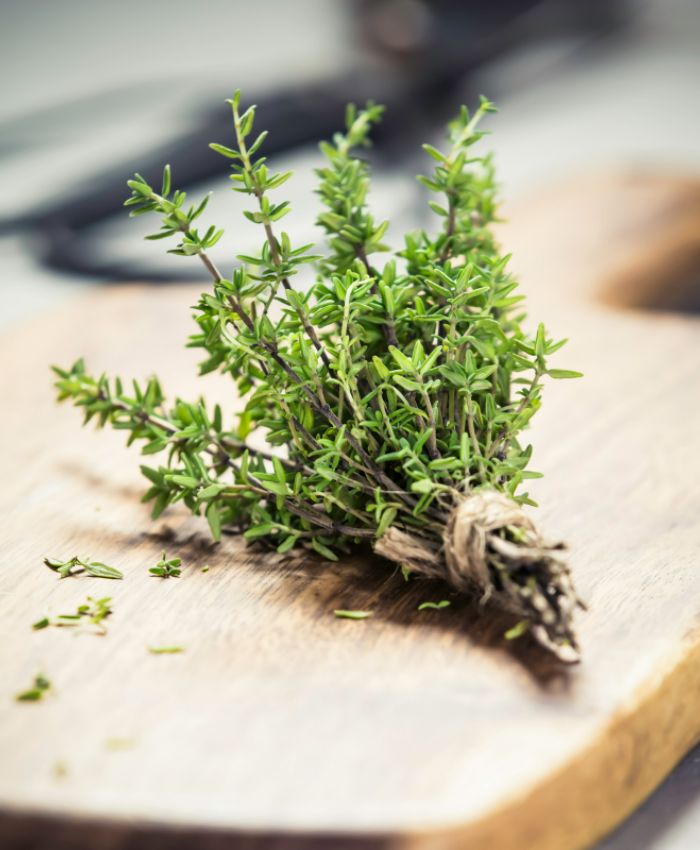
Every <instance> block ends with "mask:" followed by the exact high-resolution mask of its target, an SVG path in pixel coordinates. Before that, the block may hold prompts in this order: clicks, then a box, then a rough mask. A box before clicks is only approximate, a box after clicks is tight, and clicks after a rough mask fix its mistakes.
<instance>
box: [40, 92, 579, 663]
mask: <svg viewBox="0 0 700 850" xmlns="http://www.w3.org/2000/svg"><path fill="white" fill-rule="evenodd" d="M229 103H230V105H231V108H232V113H233V127H234V140H233V142H232V146H231V147H228V146H224V145H222V144H212V145H211V147H212V148H213V149H214V150H215V151H217V152H218V153H220V154H221V155H222V156H224V157H226V158H227V159H228V160H229V162H230V166H231V180H232V181H233V189H234V191H236V192H241V193H244V194H245V195H247V196H249V198H250V200H251V208H250V209H249V210H248V211H246V212H245V216H246V218H248V219H249V220H251V221H253V222H255V223H256V224H258V225H259V226H260V229H261V241H262V245H261V247H260V249H259V251H258V252H257V253H255V254H253V255H240V256H239V257H238V260H239V261H240V264H239V265H237V266H236V267H235V268H234V269H233V271H232V272H231V273H230V274H225V273H224V272H223V271H221V270H219V269H218V268H217V267H216V265H215V264H214V263H213V262H212V260H211V258H210V256H209V254H208V253H207V252H208V250H209V249H210V248H211V247H212V246H213V245H214V244H215V243H216V242H218V241H219V239H220V238H221V236H222V231H221V230H219V229H217V228H216V227H214V226H211V227H208V228H207V229H200V228H199V226H198V222H197V219H199V218H200V216H202V214H203V213H204V211H205V208H206V204H207V200H208V198H204V200H202V201H201V202H199V203H197V204H192V205H188V204H187V199H186V196H185V193H184V192H182V191H179V190H177V189H173V187H172V185H171V172H170V168H169V167H168V166H166V168H165V170H164V174H163V181H162V185H161V187H160V188H159V189H156V188H153V187H152V186H150V185H149V184H148V183H147V182H146V181H145V180H144V179H143V178H142V177H141V176H140V175H138V174H137V175H136V176H135V177H134V179H133V180H130V181H128V185H129V187H130V189H131V196H130V197H129V199H128V200H127V201H126V204H127V205H128V206H129V207H130V208H131V215H144V214H151V213H155V214H157V215H158V216H159V217H160V219H161V227H160V230H159V231H158V232H157V233H154V234H153V235H152V236H149V237H147V238H149V239H167V238H171V237H172V238H174V239H176V240H177V244H176V247H175V248H174V249H172V251H171V253H175V254H179V255H183V256H196V257H198V258H199V260H200V261H201V262H202V263H203V265H204V267H205V268H206V269H207V271H208V272H209V275H210V276H211V279H212V287H211V289H210V290H209V291H207V292H205V293H204V294H203V295H202V296H201V299H200V300H199V303H198V304H197V306H196V315H195V319H196V323H197V326H198V327H197V331H196V333H195V334H194V335H193V336H192V337H191V338H190V340H189V345H190V346H192V347H195V348H200V349H202V351H203V360H202V362H201V367H200V371H201V373H202V374H204V373H207V372H211V371H214V370H219V371H221V372H223V373H227V374H228V375H230V376H231V378H232V379H233V380H234V382H235V383H236V385H237V387H238V392H239V394H240V395H241V396H242V397H243V398H244V399H245V406H244V407H243V410H242V411H241V412H240V414H239V415H238V416H237V417H236V420H235V422H233V423H225V422H224V418H223V414H222V410H221V408H220V407H219V406H216V407H213V408H209V407H207V406H206V405H205V403H204V402H203V401H197V402H187V401H184V400H181V399H175V400H174V402H172V403H167V402H166V399H165V398H164V396H163V392H162V390H161V387H160V384H159V382H158V380H157V379H156V378H150V379H149V380H147V381H146V382H145V383H142V384H139V383H134V385H133V389H132V390H127V389H125V387H124V386H123V385H122V382H121V381H120V380H119V379H118V378H116V379H114V380H110V379H108V378H107V377H106V376H104V375H103V376H101V377H97V378H96V377H92V376H91V375H90V374H88V373H87V372H86V370H85V366H84V364H83V362H82V361H79V362H78V363H76V364H75V365H74V366H73V367H72V368H70V369H56V370H55V371H56V373H57V375H58V380H57V382H56V387H57V390H58V394H59V399H71V400H72V401H73V402H74V403H75V404H77V405H79V406H81V407H82V408H83V409H84V411H85V418H86V421H87V420H90V419H93V418H94V419H96V421H97V422H98V424H99V425H100V426H104V425H106V424H107V423H109V424H110V425H112V426H113V427H114V428H119V429H124V430H125V431H127V432H128V434H129V443H131V442H134V441H135V440H140V441H142V442H143V449H142V451H143V453H144V454H146V455H150V454H158V453H162V454H163V455H164V456H165V460H164V462H163V463H162V465H160V466H156V467H147V466H144V467H142V470H143V473H144V475H145V476H146V477H147V478H148V479H149V482H150V485H151V486H150V488H149V490H148V492H147V493H146V494H145V497H144V499H145V500H153V516H154V517H157V516H158V515H159V514H160V513H161V512H162V511H163V510H164V509H165V508H166V506H168V505H171V504H173V503H176V502H180V501H181V502H184V504H185V505H186V506H187V507H188V508H189V509H190V510H191V511H192V512H193V513H195V514H203V515H205V516H206V519H207V520H208V523H209V526H210V528H211V532H212V535H213V536H214V538H216V539H219V538H220V535H221V533H222V530H224V529H226V530H228V529H232V530H238V531H242V532H243V534H244V536H245V537H246V538H247V539H248V540H258V539H260V540H263V541H266V542H268V543H272V544H273V545H274V546H275V547H276V549H277V551H278V552H282V553H283V552H287V551H289V550H291V549H293V548H295V547H306V548H308V549H313V550H314V551H315V552H318V553H319V554H320V555H322V556H323V557H324V558H328V559H333V560H335V559H337V557H338V555H339V553H343V552H347V551H349V549H350V548H351V547H352V546H353V545H355V544H358V543H361V542H362V541H370V542H371V543H372V545H373V547H374V549H375V551H377V552H378V553H379V554H381V555H383V556H384V557H387V558H389V559H391V560H393V561H395V562H397V563H399V564H401V565H402V566H403V567H404V568H405V570H407V571H411V572H415V573H420V574H423V575H429V576H438V577H442V578H444V579H446V580H447V581H448V582H450V583H451V585H452V586H453V587H455V588H457V589H458V590H471V591H473V590H474V589H476V590H477V592H479V593H481V594H482V595H483V596H485V597H490V598H492V599H493V600H494V601H495V602H497V603H498V604H500V605H501V606H502V607H505V608H507V609H508V610H510V611H512V612H513V613H514V614H516V615H517V616H518V618H520V619H521V620H522V621H524V622H525V623H526V624H528V625H529V626H531V627H532V631H533V634H534V635H535V637H536V638H537V639H539V640H540V641H541V642H542V643H544V644H545V645H547V646H549V647H550V648H552V649H554V650H555V651H556V652H558V653H559V654H561V655H565V654H566V653H567V652H568V653H569V655H571V654H572V653H574V652H575V649H576V641H575V638H574V634H573V630H572V614H573V611H574V609H575V607H576V605H577V604H578V600H577V597H576V595H575V592H574V590H573V587H572V584H571V580H570V576H569V572H568V569H567V567H566V564H565V563H564V561H563V560H562V556H561V551H560V550H561V546H550V545H548V544H546V543H545V542H544V541H543V539H542V537H541V535H540V534H539V532H538V531H537V529H536V527H535V526H534V524H533V522H532V520H531V519H530V518H529V516H528V515H527V514H525V513H524V511H523V509H522V505H523V504H533V503H532V502H531V501H530V499H529V497H528V495H527V493H523V492H520V486H521V484H522V483H523V481H524V480H525V479H527V478H532V477H535V476H536V475H537V473H534V472H531V471H528V469H527V467H528V464H529V462H530V454H531V448H530V446H524V445H522V444H521V442H520V440H519V434H520V432H521V431H522V430H523V429H524V428H525V427H526V426H527V425H528V424H529V422H530V419H531V418H532V416H533V414H534V413H535V412H536V411H537V410H538V408H539V407H540V402H541V385H542V379H543V378H544V377H545V376H549V377H552V378H569V377H576V376H577V375H578V373H575V372H569V371H565V370H560V369H553V368H550V367H549V365H548V360H547V358H548V357H549V355H551V354H553V353H554V352H555V351H557V349H559V348H560V347H561V346H562V345H563V344H564V341H563V340H561V341H555V340H553V339H551V338H550V337H549V335H548V334H547V332H546V331H545V328H544V327H543V326H542V325H540V326H539V327H538V328H537V331H536V333H535V334H534V335H530V334H528V333H527V331H526V330H525V329H524V328H523V326H522V322H523V319H524V313H523V311H522V303H521V302H522V300H523V296H522V295H520V294H518V292H517V283H516V281H515V280H514V279H513V278H512V277H511V275H510V273H509V271H508V268H507V267H508V259H509V258H508V256H507V255H505V254H503V253H502V252H501V250H500V248H499V246H498V245H497V243H496V241H495V239H494V236H493V233H492V230H491V225H492V223H493V222H494V219H495V215H496V190H495V183H494V173H493V167H492V163H491V159H490V157H489V156H479V155H478V154H477V153H475V152H474V147H473V146H474V145H475V143H477V142H478V141H479V139H480V138H481V136H482V135H483V133H481V132H479V130H478V125H479V122H480V121H481V119H482V117H483V116H484V115H485V114H486V113H488V112H491V111H492V110H493V108H494V107H493V105H492V104H491V103H490V102H489V101H487V100H486V99H483V98H482V100H481V103H480V105H479V107H478V109H477V110H476V111H475V112H474V113H473V114H470V112H469V111H468V110H467V109H466V108H462V110H461V112H460V114H459V115H458V116H457V118H456V119H455V120H454V121H453V122H452V123H451V124H450V125H449V143H448V146H447V148H446V149H445V150H444V151H441V150H438V149H437V148H435V147H432V146H430V145H424V149H425V151H426V153H427V154H428V155H429V156H430V157H431V158H432V160H433V161H434V165H433V170H432V173H431V174H430V175H429V176H426V177H419V178H418V179H419V180H420V182H421V183H422V184H423V185H424V186H425V187H426V188H427V189H428V190H429V191H430V192H431V193H433V195H434V197H435V200H431V201H430V207H431V209H432V210H433V212H434V213H435V214H436V217H437V222H438V225H437V226H436V228H435V232H434V233H432V234H431V233H427V232H425V231H421V232H417V233H410V234H408V235H407V236H406V237H405V242H404V245H403V247H402V249H401V250H399V251H397V252H395V253H393V254H391V253H390V256H389V259H388V260H385V259H383V258H382V255H384V254H386V253H387V252H388V251H389V249H388V248H387V246H386V245H385V244H384V242H383V239H384V235H385V232H386V230H387V226H388V222H386V221H379V222H378V221H375V219H374V218H373V216H372V214H371V213H370V211H369V208H368V205H367V194H368V189H369V169H368V165H367V163H366V161H365V160H364V159H363V158H362V157H361V156H360V155H359V153H360V152H361V151H362V149H363V148H364V147H366V146H367V145H368V144H369V134H370V130H371V128H372V125H373V124H375V123H376V122H378V121H379V120H380V119H381V115H382V107H380V106H377V105H374V104H372V103H370V104H368V105H367V107H366V108H365V109H363V110H357V109H356V108H355V107H354V106H350V107H348V109H347V114H346V129H345V132H344V133H337V134H336V135H335V136H334V137H333V139H332V141H331V142H329V143H323V144H322V145H321V151H322V153H323V156H324V158H325V164H324V166H323V167H322V168H320V169H319V170H318V171H317V175H318V178H319V189H318V194H319V196H320V200H321V203H322V207H323V209H322V212H321V213H320V215H319V217H318V224H319V225H320V227H321V228H322V229H323V230H324V231H325V234H326V237H327V251H326V252H325V253H324V254H323V256H320V257H319V256H317V255H315V254H312V253H311V251H312V247H313V246H312V245H294V244H292V242H291V240H290V238H289V236H288V235H287V234H286V233H285V232H284V231H283V230H281V229H280V224H279V222H280V221H281V219H283V218H284V216H285V215H287V214H288V213H289V212H290V207H289V203H288V202H287V201H284V200H281V201H280V200H277V199H276V196H275V191H276V190H278V189H279V188H280V187H281V186H282V185H283V184H284V183H285V182H286V181H287V180H288V179H289V177H290V176H291V175H290V173H289V172H286V173H277V172H275V171H273V170H272V169H271V168H270V167H269V166H268V163H267V160H266V159H265V157H264V156H262V155H261V153H260V151H261V149H262V146H263V143H264V140H265V136H266V133H265V132H262V133H260V134H259V135H256V134H254V133H253V125H254V120H255V107H250V108H248V109H246V110H245V111H242V110H241V108H240V93H238V92H237V93H236V94H235V95H234V97H233V99H232V100H231V101H229ZM311 263H315V264H316V268H317V276H316V280H315V283H313V284H312V285H311V286H310V288H307V289H304V288H303V287H299V286H295V285H294V284H293V281H294V280H295V278H296V276H297V275H298V274H299V272H300V271H301V270H302V269H303V268H304V267H305V266H308V264H311ZM256 430H259V431H262V432H263V433H264V435H265V439H266V441H267V444H268V445H269V446H270V451H260V450H258V449H254V448H252V447H251V446H250V445H249V443H248V438H249V436H250V434H251V433H252V432H253V431H256ZM521 630H525V629H524V628H523V629H521Z"/></svg>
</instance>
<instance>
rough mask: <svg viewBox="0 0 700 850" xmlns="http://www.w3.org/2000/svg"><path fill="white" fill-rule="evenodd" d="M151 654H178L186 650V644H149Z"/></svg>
mask: <svg viewBox="0 0 700 850" xmlns="http://www.w3.org/2000/svg"><path fill="white" fill-rule="evenodd" d="M148 651H149V652H150V653H151V655H177V654H179V653H181V652H184V651H185V648H184V646H149V647H148Z"/></svg>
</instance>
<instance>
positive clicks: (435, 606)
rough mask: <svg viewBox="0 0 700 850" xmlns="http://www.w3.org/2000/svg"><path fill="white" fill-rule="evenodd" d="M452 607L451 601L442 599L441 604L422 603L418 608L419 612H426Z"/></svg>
mask: <svg viewBox="0 0 700 850" xmlns="http://www.w3.org/2000/svg"><path fill="white" fill-rule="evenodd" d="M450 605H451V603H450V601H449V599H441V600H440V601H439V602H421V604H420V605H419V606H418V610H419V611H426V610H428V609H433V610H435V611H439V610H440V609H441V608H449V606H450Z"/></svg>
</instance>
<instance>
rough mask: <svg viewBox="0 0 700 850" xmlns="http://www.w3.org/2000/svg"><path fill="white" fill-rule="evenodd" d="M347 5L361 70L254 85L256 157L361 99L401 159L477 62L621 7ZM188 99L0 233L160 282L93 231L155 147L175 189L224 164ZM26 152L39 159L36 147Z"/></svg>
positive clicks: (134, 96)
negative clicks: (377, 110) (259, 145)
mask: <svg viewBox="0 0 700 850" xmlns="http://www.w3.org/2000/svg"><path fill="white" fill-rule="evenodd" d="M351 10H352V21H353V26H354V29H355V30H356V37H357V40H358V42H359V44H360V45H361V48H362V52H361V54H360V55H361V56H362V59H363V61H362V62H361V63H359V64H361V66H362V69H363V70H357V71H354V72H353V71H351V72H350V73H345V74H343V75H340V76H338V77H336V78H333V77H331V78H329V79H324V80H317V81H311V82H305V83H296V84H295V83H294V82H291V83H285V84H281V85H280V86H279V88H277V89H276V90H275V91H272V92H270V91H261V92H258V93H257V94H258V98H257V103H258V115H259V119H258V120H259V124H260V126H264V127H266V128H268V129H269V130H270V135H269V141H268V142H267V143H266V153H267V154H268V155H270V154H278V153H281V152H289V151H291V150H293V149H295V148H298V147H301V146H303V145H306V144H309V143H312V142H316V141H317V140H318V139H319V138H324V137H328V136H329V135H331V134H332V132H333V131H335V130H336V129H337V128H338V126H339V124H340V122H341V120H342V115H343V110H344V107H345V104H346V103H347V102H348V101H356V102H364V101H365V100H367V99H373V100H376V101H379V102H382V103H385V104H386V105H387V107H388V109H387V115H386V119H385V121H384V122H383V123H382V125H381V126H380V128H379V130H378V132H377V134H376V147H377V155H378V156H380V157H381V156H386V157H391V158H392V160H396V159H401V158H403V157H404V156H406V152H407V151H408V150H412V149H413V147H414V144H415V141H416V138H417V137H420V138H421V140H422V139H423V138H429V137H430V135H431V132H432V127H433V126H434V124H435V122H437V121H441V120H442V119H443V118H444V116H445V114H446V112H447V111H448V110H450V109H452V108H453V106H454V104H455V100H456V98H457V97H458V96H459V98H460V99H461V98H464V96H465V92H466V93H467V94H468V95H471V94H472V93H471V92H470V84H469V81H470V76H471V75H472V74H473V73H474V72H475V71H476V70H477V69H478V68H480V67H481V66H482V65H484V64H485V63H486V62H490V61H492V60H493V59H494V58H497V57H499V56H502V55H504V54H506V53H507V52H508V51H510V50H512V49H514V48H520V47H522V46H523V45H527V44H530V43H533V42H536V41H543V40H546V39H547V38H550V37H558V36H561V35H562V34H569V35H570V34H574V35H577V36H581V37H583V39H584V42H585V41H586V40H589V39H593V38H595V37H596V36H600V35H601V34H605V35H607V34H609V33H611V32H617V31H619V30H620V28H621V25H623V24H624V23H625V22H626V19H627V11H628V10H627V9H626V8H625V7H624V5H623V4H622V3H621V2H614V0H587V1H586V2H580V0H559V2H556V3H554V2H542V0H499V2H492V3H484V2H460V0H432V2H429V0H422V2H421V0H356V2H355V3H354V4H352V6H351ZM149 91H150V90H149V88H148V86H139V87H137V88H132V89H124V90H121V91H119V92H116V93H115V92H113V93H112V95H111V97H112V98H115V97H116V98H117V99H118V98H121V99H122V102H133V101H138V99H139V98H140V99H143V98H144V97H147V96H148V95H149ZM246 94H247V95H251V94H256V92H250V91H248V92H246ZM196 101H197V103H198V104H200V103H201V102H204V103H205V107H204V108H201V107H199V108H193V109H191V110H190V111H189V114H187V115H186V118H187V121H188V123H187V124H186V125H184V126H182V127H181V130H180V134H179V136H176V137H175V138H173V137H172V136H171V135H168V138H167V139H166V138H158V139H155V140H150V142H149V143H147V144H146V148H145V149H144V150H142V151H141V152H139V153H138V155H132V154H128V155H122V159H120V160H119V161H117V162H113V163H112V164H111V165H110V166H109V167H108V168H99V169H93V170H91V169H90V168H86V170H85V171H84V172H81V173H80V174H79V176H78V179H77V180H76V179H73V180H72V181H71V182H70V185H69V187H68V189H67V190H66V191H62V192H61V193H60V200H57V198H56V197H55V196H54V195H53V194H49V195H48V196H46V197H39V198H35V199H34V202H33V203H32V204H31V205H30V206H29V207H28V208H26V209H24V210H21V211H20V213H19V214H18V215H17V214H15V215H14V216H7V217H5V218H3V217H2V212H1V211H0V233H3V232H4V233H19V234H21V235H23V236H25V237H26V236H28V237H30V238H31V240H32V243H33V246H34V248H35V253H36V255H37V256H39V257H40V259H41V261H42V262H43V263H44V264H45V265H46V266H48V267H50V268H52V269H54V270H56V271H61V272H70V273H71V274H73V275H75V274H78V275H87V276H90V277H98V278H104V279H110V280H122V281H127V280H137V279H138V280H141V281H144V280H162V279H166V278H167V279H170V280H172V279H173V278H174V277H176V276H177V274H176V273H174V272H173V270H172V269H171V268H169V267H168V268H166V267H163V268H157V267H156V268H153V267H148V266H145V265H144V264H143V263H142V262H140V261H139V260H138V259H136V260H133V259H129V258H126V259H125V258H116V257H115V256H114V254H113V252H112V255H111V256H110V252H109V251H107V252H106V251H105V250H104V247H103V243H104V240H103V239H96V238H95V233H96V229H98V228H99V227H100V226H102V225H104V224H105V223H106V222H109V220H110V219H112V217H113V216H115V215H116V214H118V213H119V212H120V211H121V206H122V202H123V200H124V197H125V185H124V184H125V178H126V177H127V176H128V175H129V174H131V173H133V171H134V170H135V167H138V169H139V171H140V172H141V173H142V174H143V175H144V176H145V177H146V179H147V180H150V181H153V182H154V183H157V182H158V180H159V178H160V172H161V168H162V165H163V162H164V161H165V157H164V151H167V159H168V160H169V161H173V162H175V163H176V164H177V180H178V185H180V186H181V187H183V188H187V187H190V186H193V185H196V184H198V183H200V182H202V181H204V180H206V179H210V178H213V177H219V176H221V175H222V174H223V173H224V169H225V164H224V165H223V166H222V162H221V159H220V157H218V156H216V154H214V153H213V152H211V151H208V149H207V144H208V142H209V141H211V140H212V139H217V138H225V137H226V135H227V134H228V130H229V123H230V121H229V116H228V114H227V113H226V111H225V110H222V109H221V107H220V104H219V102H218V97H216V98H214V97H212V93H211V91H207V92H203V91H202V90H201V89H200V90H199V91H197V93H196ZM212 101H214V102H212ZM210 103H211V106H210V105H209V104H210ZM77 108H78V111H82V115H83V118H85V116H86V115H87V117H88V126H87V132H83V135H82V136H81V138H80V142H79V143H80V144H82V145H84V146H86V147H87V146H89V145H91V144H93V145H94V144H96V142H95V141H94V140H91V138H90V134H89V126H90V124H89V119H90V117H91V116H90V110H91V109H92V108H94V110H95V111H94V113H93V115H94V116H95V117H96V118H97V120H99V114H100V109H102V110H104V109H105V108H109V96H107V95H105V96H103V97H100V99H99V102H97V101H95V102H94V103H93V104H92V105H91V104H90V103H89V102H88V103H86V102H82V103H81V104H78V105H77ZM177 108H178V109H179V110H180V104H178V107H177ZM86 110H87V112H86ZM55 119H56V120H57V121H58V120H60V121H63V122H66V120H67V118H66V107H65V106H64V107H62V108H61V110H60V111H59V110H58V109H57V110H55ZM37 121H38V117H34V118H32V117H31V116H30V118H29V119H20V120H18V121H15V122H8V124H9V126H7V125H6V126H4V127H0V130H1V131H2V138H3V139H4V140H5V141H4V142H3V147H4V148H5V154H6V155H9V157H10V160H11V158H12V155H13V153H15V154H17V153H20V152H22V153H24V152H26V148H27V146H28V145H29V146H30V145H31V143H30V142H28V141H27V139H28V138H29V137H30V136H31V137H32V138H34V135H35V134H33V133H32V127H35V126H36V122H37ZM41 121H42V125H43V126H44V127H45V126H46V122H47V121H48V122H50V121H51V115H50V114H49V115H47V114H46V112H44V113H42V116H41ZM33 122H34V123H33ZM163 124H164V125H166V126H167V124H168V122H167V121H165V122H163ZM162 135H163V134H162V133H161V136H162ZM8 140H9V141H8ZM0 150H2V149H1V148H0ZM36 156H37V158H38V159H40V157H41V146H40V145H39V147H38V148H37V151H36ZM13 208H14V207H13Z"/></svg>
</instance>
